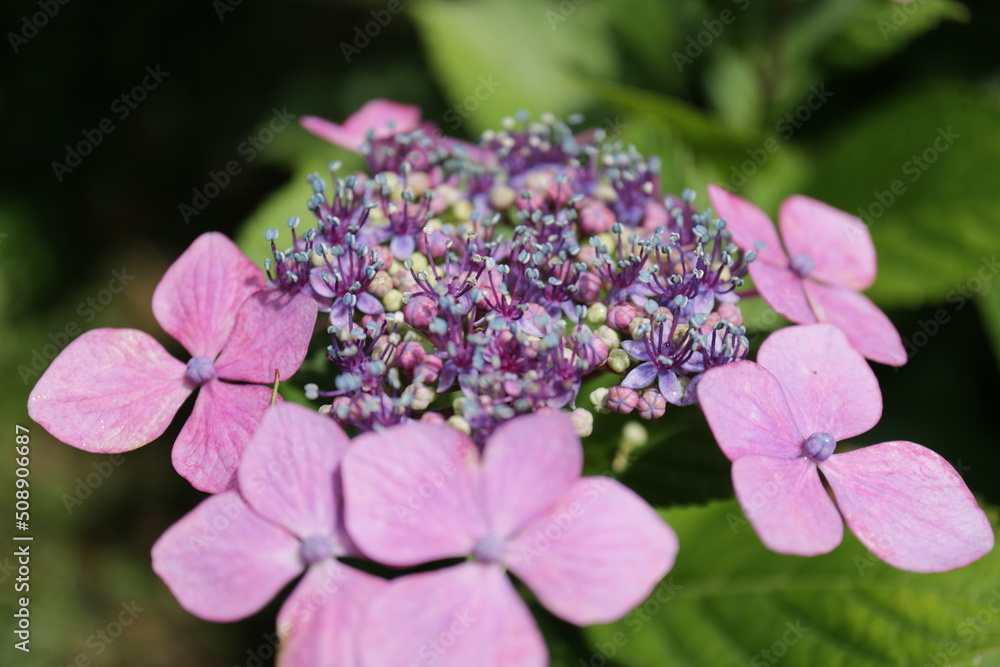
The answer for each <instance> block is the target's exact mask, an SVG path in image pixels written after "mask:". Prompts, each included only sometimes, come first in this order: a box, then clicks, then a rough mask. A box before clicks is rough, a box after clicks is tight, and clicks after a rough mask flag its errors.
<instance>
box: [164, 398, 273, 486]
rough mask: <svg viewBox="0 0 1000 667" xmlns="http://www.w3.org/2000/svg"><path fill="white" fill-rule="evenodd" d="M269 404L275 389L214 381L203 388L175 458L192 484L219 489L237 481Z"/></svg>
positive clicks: (179, 468)
mask: <svg viewBox="0 0 1000 667" xmlns="http://www.w3.org/2000/svg"><path fill="white" fill-rule="evenodd" d="M270 403H271V389H270V388H269V387H262V386H260V385H256V384H228V383H226V382H220V381H219V380H212V381H211V382H208V383H206V384H204V385H202V387H201V391H199V393H198V399H197V400H196V401H195V404H194V410H192V411H191V417H190V418H189V419H188V420H187V423H186V424H184V428H182V429H181V432H180V434H179V435H178V436H177V441H176V442H174V449H173V453H172V456H171V458H172V459H173V462H174V469H175V470H177V472H178V473H180V475H181V477H183V478H184V479H186V480H187V481H189V482H191V485H192V486H194V488H196V489H199V490H201V491H205V492H208V493H218V492H219V491H225V490H226V489H230V488H232V487H233V486H234V485H235V484H236V468H237V466H238V465H239V463H240V459H241V458H242V457H243V450H244V449H245V448H246V445H247V442H249V441H250V436H252V435H253V433H254V431H255V430H257V425H258V424H260V420H261V419H262V418H263V417H264V411H265V410H267V408H268V406H269V405H270Z"/></svg>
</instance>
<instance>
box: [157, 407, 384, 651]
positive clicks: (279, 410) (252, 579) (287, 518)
mask: <svg viewBox="0 0 1000 667" xmlns="http://www.w3.org/2000/svg"><path fill="white" fill-rule="evenodd" d="M348 445H349V442H348V438H347V436H346V435H345V434H344V432H343V431H342V430H341V429H340V427H339V426H337V425H336V423H334V422H333V420H331V419H329V418H326V417H323V416H321V415H318V414H316V413H315V412H313V411H311V410H309V409H307V408H304V407H302V406H298V405H292V404H287V403H285V404H281V405H277V406H275V407H273V408H270V409H269V410H268V411H267V413H266V414H265V415H264V419H263V421H262V422H261V424H260V428H259V429H258V430H257V433H256V434H255V435H254V437H253V439H252V440H251V441H250V443H249V444H248V445H247V448H246V453H245V455H244V458H243V462H242V463H241V464H240V468H239V490H238V491H237V490H231V491H226V492H224V493H220V494H218V495H215V496H212V497H210V498H208V499H207V500H205V501H203V502H202V503H201V504H200V505H198V506H197V507H196V508H195V509H194V510H192V511H191V512H190V513H189V514H188V515H187V516H185V517H184V518H182V519H181V520H180V521H178V522H177V523H176V524H174V525H173V526H171V527H170V528H169V529H168V530H167V532H166V533H164V534H163V536H161V537H160V539H159V540H157V542H156V544H155V545H153V570H155V571H156V573H157V574H158V575H159V576H160V577H161V578H162V579H163V581H164V582H165V583H166V584H167V586H168V587H169V588H170V590H171V591H172V592H173V594H174V596H175V597H176V598H177V600H178V602H180V604H181V606H182V607H184V608H185V609H187V610H188V611H189V612H191V613H192V614H194V615H196V616H199V617H201V618H204V619H206V620H210V621H234V620H237V619H241V618H245V617H247V616H250V615H251V614H253V613H255V612H257V611H259V610H260V609H261V608H262V607H263V606H264V605H266V604H267V603H268V602H269V601H270V600H271V599H272V598H273V597H274V596H275V595H277V594H278V592H280V591H281V589H282V588H284V587H285V586H286V585H287V584H288V583H289V582H290V581H292V580H293V579H295V577H297V576H298V575H299V574H301V573H302V572H303V570H305V576H304V577H303V578H302V580H301V581H300V582H299V583H298V585H297V586H296V587H295V590H294V591H292V594H291V595H290V596H289V597H288V599H287V600H285V603H284V604H283V605H282V607H281V611H280V612H279V613H278V632H279V635H280V637H281V664H282V665H283V666H284V667H321V666H323V665H337V666H338V667H352V666H354V665H359V664H361V663H360V662H358V660H357V655H358V654H359V653H363V652H364V651H362V650H360V649H359V648H358V634H357V628H358V623H359V622H360V618H361V616H362V613H363V611H364V609H365V608H366V607H367V605H368V602H369V600H371V599H372V598H373V597H375V596H376V595H377V594H378V593H379V592H380V591H381V590H382V588H383V587H384V586H385V581H384V580H382V579H379V578H378V577H374V576H372V575H369V574H366V573H364V572H361V571H360V570H357V569H355V568H352V567H350V566H347V565H344V564H343V563H341V562H340V561H338V560H337V558H338V557H340V556H357V555H358V554H357V550H356V549H355V547H354V546H353V544H352V542H351V540H350V538H348V537H347V536H346V534H345V533H344V530H343V525H342V523H341V519H340V516H341V515H340V500H339V495H340V479H339V465H340V461H341V457H342V456H343V453H344V451H345V449H346V448H347V447H348Z"/></svg>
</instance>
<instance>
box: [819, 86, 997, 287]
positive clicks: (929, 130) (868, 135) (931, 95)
mask: <svg viewBox="0 0 1000 667" xmlns="http://www.w3.org/2000/svg"><path fill="white" fill-rule="evenodd" d="M998 154H1000V105H998V103H997V102H996V100H995V99H993V98H990V97H988V96H987V95H986V94H985V93H983V92H980V91H979V90H977V89H971V88H958V87H955V88H952V87H949V88H937V89H931V90H925V91H921V92H915V93H910V94H907V95H904V96H902V97H899V98H896V99H893V100H891V101H889V102H887V103H884V104H882V105H881V106H879V107H877V108H876V109H874V110H873V111H870V112H868V113H866V114H865V115H863V116H862V117H860V118H856V119H854V120H853V121H852V122H850V123H849V124H845V125H844V126H843V127H842V129H840V131H837V132H833V133H831V134H830V135H829V136H828V138H827V139H826V140H825V141H824V142H823V144H822V145H821V146H820V148H819V151H818V155H819V156H820V157H821V158H822V159H820V160H818V162H817V165H816V170H815V172H814V173H813V181H812V183H811V184H810V185H809V186H808V187H807V189H806V191H807V192H808V193H809V194H811V195H813V196H816V197H818V198H820V199H822V200H824V201H827V202H829V203H830V204H832V205H834V206H837V207H839V208H842V209H844V210H846V211H848V212H850V213H853V214H857V215H859V216H861V218H862V220H864V221H865V222H866V224H868V225H869V227H870V229H871V233H872V237H873V238H874V240H875V247H876V249H877V250H878V254H879V278H878V281H877V282H876V283H875V285H874V287H872V289H871V290H870V292H869V295H870V296H871V297H872V298H873V299H875V300H876V301H877V302H879V303H880V304H881V305H883V306H895V305H899V306H914V305H920V304H922V303H925V302H940V301H943V300H944V299H946V298H948V295H949V294H950V293H951V292H952V291H953V290H955V289H958V288H961V287H962V286H964V285H965V284H966V283H967V282H968V281H969V280H971V279H972V278H973V277H974V276H975V274H976V272H977V271H979V270H980V268H981V266H983V265H984V263H988V260H989V258H990V257H991V256H992V254H993V253H994V252H996V250H997V249H998V248H1000V199H998V198H997V196H996V190H997V178H996V170H995V165H996V156H997V155H998Z"/></svg>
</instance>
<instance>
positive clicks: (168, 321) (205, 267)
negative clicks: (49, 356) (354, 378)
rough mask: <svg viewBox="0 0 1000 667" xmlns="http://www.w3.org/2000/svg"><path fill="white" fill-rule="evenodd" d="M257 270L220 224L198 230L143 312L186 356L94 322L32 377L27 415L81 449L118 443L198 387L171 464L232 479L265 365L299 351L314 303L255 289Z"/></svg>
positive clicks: (262, 401)
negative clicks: (217, 227) (179, 357)
mask: <svg viewBox="0 0 1000 667" xmlns="http://www.w3.org/2000/svg"><path fill="white" fill-rule="evenodd" d="M263 287H264V280H263V275H262V273H261V271H260V270H259V269H258V268H257V267H255V266H254V265H253V263H252V262H251V261H250V260H248V259H247V258H246V257H244V256H243V254H242V253H240V251H239V249H238V248H237V247H236V246H235V245H234V244H233V242H232V241H230V240H229V239H228V238H226V237H225V236H223V235H222V234H218V233H214V232H210V233H207V234H203V235H202V236H200V237H198V239H196V240H195V242H194V243H193V244H191V247H190V248H188V249H187V250H186V251H185V252H184V254H182V255H181V256H180V257H179V258H178V259H177V261H176V262H174V264H173V265H172V266H171V267H170V268H169V269H168V270H167V273H166V275H164V276H163V279H162V280H161V281H160V283H159V285H157V288H156V291H155V292H154V294H153V315H154V316H155V317H156V320H157V321H158V322H159V323H160V325H161V326H163V328H164V330H166V332H167V333H168V334H170V335H171V336H173V337H174V338H175V339H177V340H178V341H180V343H181V344H182V345H183V346H184V348H185V349H186V350H187V351H188V353H189V354H190V355H191V358H190V360H189V361H188V362H187V364H185V363H184V362H182V361H179V360H177V359H175V358H174V357H172V356H170V355H169V354H168V353H167V351H166V350H164V349H163V347H162V346H161V345H160V344H159V343H158V342H156V340H155V339H153V337H152V336H150V335H149V334H146V333H143V332H141V331H136V330H134V329H95V330H93V331H88V332H87V333H84V334H83V335H81V336H80V337H79V338H77V339H76V340H74V341H73V342H72V343H70V345H69V346H68V347H67V348H66V349H65V350H63V352H62V354H60V355H59V356H58V357H56V359H55V360H54V361H53V362H52V365H51V366H49V368H48V369H47V370H46V372H45V374H44V375H42V377H41V378H40V379H39V380H38V383H37V384H36V385H35V388H34V389H33V390H32V392H31V395H30V397H29V399H28V414H29V415H30V416H31V418H32V419H34V420H35V421H37V422H38V423H39V424H41V425H42V426H44V427H45V428H46V429H47V430H48V431H49V432H50V433H51V434H52V435H54V436H55V437H57V438H59V439H60V440H62V441H63V442H66V443H67V444H70V445H73V446H74V447H78V448H80V449H83V450H86V451H89V452H100V453H113V452H125V451H129V450H132V449H135V448H137V447H141V446H142V445H145V444H146V443H148V442H150V441H152V440H154V439H156V438H157V437H159V436H160V435H162V434H163V432H164V431H165V430H166V428H167V426H168V425H169V424H170V422H171V421H172V420H173V417H174V415H175V414H176V413H177V410H178V409H179V408H180V406H181V404H182V403H183V402H184V401H185V399H186V398H187V397H188V396H189V395H190V394H191V393H192V392H193V391H195V390H196V389H198V388H199V387H200V391H199V392H198V398H197V400H196V402H195V405H194V409H193V411H192V413H191V417H190V419H188V421H187V423H186V424H185V425H184V428H182V429H181V432H180V435H179V436H178V437H177V441H176V442H175V443H174V449H173V462H174V467H175V468H176V469H177V472H179V473H180V474H181V475H182V476H184V477H185V478H186V479H187V480H188V481H190V482H191V484H193V485H194V486H195V487H197V488H199V489H201V490H203V491H209V492H217V491H222V490H224V489H227V488H230V487H231V486H232V485H233V483H234V475H235V471H236V466H237V464H238V463H239V460H240V455H241V453H242V452H243V448H244V446H245V445H246V443H247V441H248V440H249V438H250V436H251V435H252V434H253V431H254V429H255V428H256V427H257V424H258V423H259V422H260V419H261V417H262V415H263V414H264V410H265V409H266V408H267V406H268V404H269V402H270V398H271V389H270V388H269V387H266V386H262V385H261V384H234V382H249V383H268V384H270V383H273V382H274V379H275V372H276V371H277V372H278V373H279V374H280V377H281V379H287V378H288V377H290V376H291V375H292V374H293V373H294V372H295V371H296V370H297V369H298V367H299V366H300V365H301V364H302V360H303V359H304V358H305V353H306V348H307V347H308V344H309V338H310V336H311V335H312V330H313V324H314V323H315V320H316V305H315V303H314V302H313V300H312V299H310V298H309V297H306V296H303V295H301V294H292V293H285V292H282V291H280V290H271V289H263Z"/></svg>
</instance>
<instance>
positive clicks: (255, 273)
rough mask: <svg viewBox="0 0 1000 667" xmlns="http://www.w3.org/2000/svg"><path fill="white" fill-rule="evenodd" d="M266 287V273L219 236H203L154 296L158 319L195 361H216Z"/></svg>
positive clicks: (165, 275) (169, 274) (174, 266)
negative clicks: (244, 308) (245, 308)
mask: <svg viewBox="0 0 1000 667" xmlns="http://www.w3.org/2000/svg"><path fill="white" fill-rule="evenodd" d="M263 286H264V276H263V272H262V271H261V270H260V269H258V268H257V267H256V266H254V264H253V262H251V261H250V260H249V259H247V258H246V257H244V256H243V253H241V252H240V249H239V248H237V247H236V244H235V243H233V242H232V241H230V240H229V239H228V238H226V237H225V236H224V235H223V234H219V233H218V232H208V233H206V234H202V235H201V236H199V237H198V238H197V239H195V241H194V243H192V244H191V247H190V248H188V249H187V250H185V251H184V253H183V254H182V255H181V256H180V257H178V258H177V261H176V262H174V263H173V264H172V265H171V266H170V268H169V269H167V272H166V274H164V276H163V278H162V279H161V280H160V284H159V285H157V286H156V291H155V292H153V315H154V316H155V317H156V321H157V322H159V323H160V326H162V327H163V329H164V331H166V332H167V333H168V334H170V335H171V336H173V337H174V338H176V339H177V340H179V341H180V342H181V344H182V345H184V348H185V349H186V350H187V351H188V352H190V353H191V356H192V357H201V356H205V357H208V358H210V359H213V360H214V359H215V357H216V355H218V354H219V351H220V350H221V349H222V346H223V345H224V344H225V343H226V340H227V339H228V338H229V334H230V332H231V331H232V330H233V324H234V323H235V322H236V312H237V311H238V310H239V308H240V306H241V305H242V304H243V302H244V301H246V300H247V298H249V296H250V295H251V294H253V293H254V292H256V291H257V290H259V289H260V288H261V287H263Z"/></svg>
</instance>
